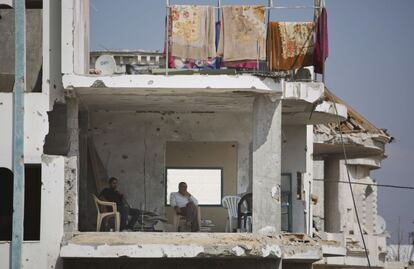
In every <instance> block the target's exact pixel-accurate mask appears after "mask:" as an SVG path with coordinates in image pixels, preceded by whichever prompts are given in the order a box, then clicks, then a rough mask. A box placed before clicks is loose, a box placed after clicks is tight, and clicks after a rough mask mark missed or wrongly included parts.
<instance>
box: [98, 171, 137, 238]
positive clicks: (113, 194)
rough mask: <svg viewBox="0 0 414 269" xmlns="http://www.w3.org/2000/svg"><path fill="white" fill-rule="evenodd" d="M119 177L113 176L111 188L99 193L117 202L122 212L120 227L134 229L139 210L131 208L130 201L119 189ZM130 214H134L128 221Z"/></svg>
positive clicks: (100, 197) (107, 199) (110, 181)
mask: <svg viewBox="0 0 414 269" xmlns="http://www.w3.org/2000/svg"><path fill="white" fill-rule="evenodd" d="M117 185H118V179H117V178H115V177H111V178H110V179H109V188H105V189H103V190H102V191H101V193H100V194H99V199H101V200H104V201H108V202H115V203H116V206H117V209H118V211H119V213H120V214H121V226H120V229H121V231H122V230H125V229H127V230H132V228H134V224H135V222H137V220H138V216H139V213H140V212H139V210H138V209H135V208H131V207H130V206H129V204H128V202H127V201H126V199H125V196H124V195H123V194H122V193H120V192H119V191H118V190H117ZM128 215H129V216H132V218H131V220H130V221H129V222H128V225H127V220H128Z"/></svg>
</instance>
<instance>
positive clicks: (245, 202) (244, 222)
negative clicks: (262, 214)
mask: <svg viewBox="0 0 414 269" xmlns="http://www.w3.org/2000/svg"><path fill="white" fill-rule="evenodd" d="M252 211H253V194H252V193H251V192H250V193H246V194H245V195H243V196H242V197H241V198H240V201H239V203H238V205H237V229H241V230H242V231H246V232H251V230H252V224H253V219H252Z"/></svg>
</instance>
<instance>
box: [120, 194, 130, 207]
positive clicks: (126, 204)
mask: <svg viewBox="0 0 414 269" xmlns="http://www.w3.org/2000/svg"><path fill="white" fill-rule="evenodd" d="M118 194H119V196H121V201H122V203H123V204H124V206H126V207H131V206H130V205H129V204H128V202H127V200H126V198H125V195H124V194H123V193H120V192H118Z"/></svg>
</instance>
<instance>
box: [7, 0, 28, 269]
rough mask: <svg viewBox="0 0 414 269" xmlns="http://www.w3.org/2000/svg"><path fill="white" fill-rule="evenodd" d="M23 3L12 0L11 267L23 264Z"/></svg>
mask: <svg viewBox="0 0 414 269" xmlns="http://www.w3.org/2000/svg"><path fill="white" fill-rule="evenodd" d="M25 9H26V6H25V0H15V1H14V14H15V16H14V23H15V75H14V93H13V110H14V113H13V118H14V119H13V174H14V178H13V227H12V242H11V263H10V265H11V266H10V268H11V269H20V268H21V267H22V244H23V218H24V92H25V89H26V47H25V45H26V10H25Z"/></svg>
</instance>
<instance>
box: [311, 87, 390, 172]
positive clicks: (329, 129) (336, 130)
mask: <svg viewBox="0 0 414 269" xmlns="http://www.w3.org/2000/svg"><path fill="white" fill-rule="evenodd" d="M324 100H325V101H330V102H332V103H336V104H341V105H343V106H346V108H347V119H346V120H345V121H340V125H339V127H338V123H336V122H334V123H327V124H317V125H315V126H314V143H315V146H314V155H315V156H316V157H317V158H318V157H319V158H322V159H323V158H324V157H325V156H327V155H329V156H330V157H332V155H336V156H337V157H338V158H339V159H342V158H344V154H343V148H342V141H341V133H340V131H341V132H342V136H343V142H344V144H345V149H346V152H347V158H350V159H356V158H373V159H378V160H381V159H384V158H386V155H385V145H386V144H388V143H390V142H392V140H393V139H394V138H393V137H392V136H391V135H390V134H388V132H387V130H385V129H380V128H378V127H376V126H375V125H374V124H372V123H371V122H370V121H368V120H367V119H366V118H364V117H363V116H362V115H361V114H359V113H358V112H356V111H355V110H354V109H353V108H352V107H351V106H350V105H348V104H347V103H345V102H344V101H343V100H342V99H340V98H339V97H337V96H335V95H334V94H333V93H332V92H331V91H329V90H328V89H327V88H325V97H324ZM375 166H377V165H375Z"/></svg>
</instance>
